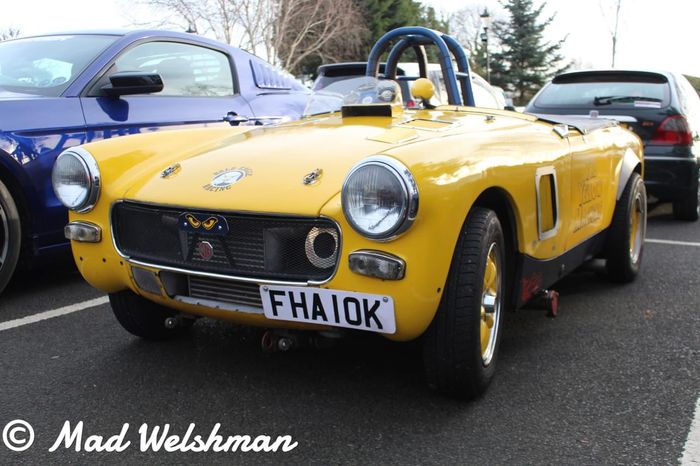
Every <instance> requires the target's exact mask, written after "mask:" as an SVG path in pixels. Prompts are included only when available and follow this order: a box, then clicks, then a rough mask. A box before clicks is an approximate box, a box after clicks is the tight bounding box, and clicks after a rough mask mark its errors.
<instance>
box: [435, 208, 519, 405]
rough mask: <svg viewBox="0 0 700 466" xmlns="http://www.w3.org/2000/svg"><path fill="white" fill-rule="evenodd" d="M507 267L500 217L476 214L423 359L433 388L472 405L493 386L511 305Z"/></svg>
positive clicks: (455, 257) (463, 234)
mask: <svg viewBox="0 0 700 466" xmlns="http://www.w3.org/2000/svg"><path fill="white" fill-rule="evenodd" d="M505 267H506V257H505V244H504V236H503V231H502V229H501V224H500V222H499V220H498V217H497V215H496V213H495V212H494V211H492V210H489V209H485V208H481V207H477V208H474V209H472V211H471V212H470V213H469V215H468V217H467V220H466V222H465V223H464V226H463V227H462V231H461V232H460V236H459V240H458V242H457V247H456V249H455V252H454V255H453V257H452V264H451V266H450V272H449V275H448V278H447V283H446V284H445V290H444V292H443V294H442V299H441V301H440V305H439V308H438V311H437V313H436V315H435V317H434V319H433V322H432V323H431V325H430V327H429V329H428V331H427V332H426V335H425V339H424V346H423V359H424V364H425V371H426V378H427V381H428V385H429V386H430V387H431V388H433V389H436V390H437V391H439V392H441V393H443V394H445V395H448V396H451V397H455V398H460V399H472V398H475V397H477V396H479V395H481V394H482V393H483V392H484V391H485V390H486V388H487V387H488V385H489V384H490V383H491V379H492V378H493V375H494V372H495V366H496V359H497V355H498V346H499V343H500V333H501V332H500V330H501V326H502V321H503V317H502V316H503V312H504V310H505V305H506V303H505V296H506V289H507V287H506V268H505ZM487 300H489V301H487ZM487 309H490V312H486V310H487Z"/></svg>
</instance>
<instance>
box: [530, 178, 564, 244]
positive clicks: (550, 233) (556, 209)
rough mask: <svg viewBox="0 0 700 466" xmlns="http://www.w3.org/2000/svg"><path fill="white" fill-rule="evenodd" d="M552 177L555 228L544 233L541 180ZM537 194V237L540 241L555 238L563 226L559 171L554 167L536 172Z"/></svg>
mask: <svg viewBox="0 0 700 466" xmlns="http://www.w3.org/2000/svg"><path fill="white" fill-rule="evenodd" d="M548 175H552V179H553V180H554V203H555V205H554V206H553V207H554V211H553V212H552V213H553V214H554V215H556V219H555V221H554V226H553V227H552V228H551V229H549V230H547V231H542V202H541V200H540V179H541V178H542V177H543V176H548ZM535 192H536V193H537V236H538V238H539V239H540V241H542V240H545V239H549V238H551V237H553V236H555V235H556V234H557V233H558V232H559V227H560V226H561V218H560V216H559V186H558V183H557V171H556V170H555V168H554V167H553V166H549V167H541V168H538V169H537V171H536V172H535Z"/></svg>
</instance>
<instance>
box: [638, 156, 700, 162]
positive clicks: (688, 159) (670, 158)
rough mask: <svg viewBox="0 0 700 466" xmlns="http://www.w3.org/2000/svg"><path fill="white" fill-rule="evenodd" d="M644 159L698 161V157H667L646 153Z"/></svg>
mask: <svg viewBox="0 0 700 466" xmlns="http://www.w3.org/2000/svg"><path fill="white" fill-rule="evenodd" d="M644 160H645V161H646V160H659V161H664V160H668V161H669V162H697V160H698V157H693V156H690V157H665V156H663V155H645V156H644Z"/></svg>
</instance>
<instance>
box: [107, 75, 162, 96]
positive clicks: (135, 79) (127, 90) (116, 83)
mask: <svg viewBox="0 0 700 466" xmlns="http://www.w3.org/2000/svg"><path fill="white" fill-rule="evenodd" d="M109 82H110V84H106V85H104V86H102V91H103V92H104V93H105V94H107V95H108V96H110V97H119V96H120V95H134V94H152V93H154V92H160V91H162V90H163V79H162V78H161V77H160V75H159V74H158V73H142V72H140V71H122V72H119V73H114V74H113V75H112V76H110V77H109Z"/></svg>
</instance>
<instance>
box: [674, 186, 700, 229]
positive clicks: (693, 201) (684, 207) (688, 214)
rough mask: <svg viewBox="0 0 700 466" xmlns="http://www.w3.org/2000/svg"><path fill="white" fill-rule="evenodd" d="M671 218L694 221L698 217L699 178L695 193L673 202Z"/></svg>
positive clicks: (699, 210) (699, 204)
mask: <svg viewBox="0 0 700 466" xmlns="http://www.w3.org/2000/svg"><path fill="white" fill-rule="evenodd" d="M673 218H675V219H676V220H685V221H688V222H695V221H697V220H698V218H700V180H699V181H698V188H697V192H696V193H695V195H691V196H688V197H686V198H685V199H680V200H678V201H675V202H674V203H673Z"/></svg>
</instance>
